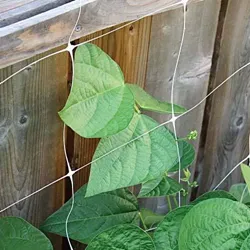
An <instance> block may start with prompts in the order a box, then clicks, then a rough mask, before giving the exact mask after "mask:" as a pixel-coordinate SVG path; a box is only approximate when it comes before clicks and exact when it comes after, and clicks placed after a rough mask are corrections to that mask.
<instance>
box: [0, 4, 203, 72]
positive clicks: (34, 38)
mask: <svg viewBox="0 0 250 250" xmlns="http://www.w3.org/2000/svg"><path fill="white" fill-rule="evenodd" d="M191 1H201V0H190V1H189V2H191ZM80 3H81V4H82V15H81V16H80V19H79V22H78V27H77V29H76V32H74V34H73V37H72V40H75V39H77V38H80V37H82V36H86V35H89V34H91V33H93V32H97V31H99V30H102V29H105V28H108V27H111V26H114V25H118V24H120V23H123V22H127V21H131V20H135V19H137V18H139V17H142V16H145V15H148V14H150V13H152V12H155V13H156V12H157V11H158V10H159V12H162V11H164V10H169V9H172V8H177V7H180V6H181V4H178V5H175V6H174V7H172V5H173V4H176V3H180V1H179V0H150V1H149V0H140V1H138V0H82V1H81V2H80V0H76V1H72V2H71V3H67V4H65V5H63V6H60V7H58V8H55V9H52V10H49V11H46V12H44V13H41V14H39V15H37V16H34V17H31V18H28V19H26V20H22V21H20V22H17V23H14V24H12V25H9V26H6V27H4V28H1V29H0V68H2V67H6V66H8V65H10V64H13V63H15V62H17V61H20V60H23V59H24V58H25V59H26V58H29V57H31V56H34V55H36V54H39V53H42V52H44V51H48V50H49V49H52V48H55V47H58V46H60V45H63V44H66V43H67V42H68V39H69V35H70V33H71V31H72V29H73V28H74V25H75V22H76V20H77V17H78V14H79V4H80Z"/></svg>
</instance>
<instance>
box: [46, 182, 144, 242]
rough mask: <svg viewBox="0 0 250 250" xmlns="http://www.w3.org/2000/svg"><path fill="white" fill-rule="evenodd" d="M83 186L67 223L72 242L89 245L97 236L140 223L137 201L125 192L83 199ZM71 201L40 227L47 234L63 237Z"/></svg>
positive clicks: (124, 190)
mask: <svg viewBox="0 0 250 250" xmlns="http://www.w3.org/2000/svg"><path fill="white" fill-rule="evenodd" d="M85 193H86V185H84V186H83V187H81V188H80V189H79V190H78V191H77V192H76V194H75V203H74V208H73V211H72V213H71V216H70V217H69V221H68V232H69V237H70V238H71V239H74V240H77V241H80V242H83V243H88V242H89V240H91V239H92V238H93V237H95V236H96V235H97V234H99V233H101V232H103V231H104V230H106V229H108V228H111V227H113V226H115V225H119V224H125V223H138V222H139V217H138V216H139V208H138V203H137V199H136V197H135V196H134V195H133V194H131V193H130V192H129V191H128V190H127V189H119V190H116V191H112V192H108V193H103V194H100V195H96V196H93V197H89V198H84V197H85ZM71 202H72V199H70V200H69V201H68V202H67V203H66V204H65V205H64V206H62V207H61V208H60V209H59V210H58V211H57V212H55V213H54V214H53V215H51V216H50V217H49V218H48V219H47V220H46V221H45V222H44V223H43V225H42V226H41V229H42V230H43V231H46V232H51V233H55V234H59V235H62V236H65V235H66V234H65V221H66V218H67V216H68V213H69V210H70V208H71Z"/></svg>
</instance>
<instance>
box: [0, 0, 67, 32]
mask: <svg viewBox="0 0 250 250" xmlns="http://www.w3.org/2000/svg"><path fill="white" fill-rule="evenodd" d="M70 1H71V0H30V1H25V0H24V1H21V2H20V1H13V0H12V1H9V0H8V2H7V3H6V1H5V0H4V1H3V0H0V13H1V16H0V28H2V27H5V26H8V25H10V24H13V23H16V22H19V21H22V20H25V19H28V18H30V17H32V16H35V15H38V14H40V13H43V12H45V11H48V10H50V9H53V8H56V7H58V6H61V5H63V4H65V3H68V2H70Z"/></svg>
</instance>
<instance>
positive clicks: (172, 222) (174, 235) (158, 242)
mask: <svg viewBox="0 0 250 250" xmlns="http://www.w3.org/2000/svg"><path fill="white" fill-rule="evenodd" d="M191 208H192V206H183V207H179V208H177V209H175V210H173V211H171V212H170V213H168V214H167V215H166V216H165V218H164V219H163V221H162V222H161V223H160V224H159V225H158V227H157V229H156V231H155V233H154V242H155V247H156V249H157V250H178V238H179V231H180V227H181V223H182V220H183V218H184V217H185V215H186V214H187V213H188V211H189V210H190V209H191Z"/></svg>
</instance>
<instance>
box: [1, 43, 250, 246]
mask: <svg viewBox="0 0 250 250" xmlns="http://www.w3.org/2000/svg"><path fill="white" fill-rule="evenodd" d="M74 70H75V72H74V79H73V84H72V89H71V92H70V95H69V97H68V100H67V102H66V105H65V107H64V108H63V109H62V110H61V111H60V112H59V116H60V118H61V119H62V120H63V122H64V123H65V124H66V125H67V126H69V127H70V128H71V129H72V130H74V131H75V132H76V133H77V134H79V135H80V136H82V137H85V138H101V139H100V142H99V144H98V146H97V148H96V151H95V153H94V156H93V159H92V165H91V172H90V177H89V182H88V183H87V184H85V185H84V186H82V187H81V188H80V189H79V190H78V191H77V192H76V193H75V195H74V203H73V210H72V212H71V214H70V216H69V218H68V220H67V217H68V215H69V212H70V210H71V207H72V202H73V198H71V199H70V200H68V201H67V202H66V203H65V204H64V205H63V206H62V207H61V208H60V209H59V210H58V211H56V212H55V213H54V214H52V215H51V216H49V217H48V218H47V219H46V220H45V221H44V222H43V223H42V224H41V226H40V228H39V229H37V228H35V227H33V226H32V225H31V224H29V223H28V222H27V221H25V220H23V219H22V218H18V217H3V218H1V219H0V249H6V250H17V249H19V250H34V249H36V250H52V249H53V246H52V244H51V242H50V241H49V239H48V238H47V237H46V236H45V235H46V234H47V233H54V234H57V235H61V236H63V237H66V236H67V234H66V227H67V231H68V236H69V238H70V239H71V240H75V241H78V242H80V243H83V244H87V250H112V249H114V250H117V249H119V250H123V249H124V250H140V249H143V250H249V249H250V210H249V204H250V196H249V192H248V190H249V188H250V168H249V167H248V166H246V165H242V173H243V176H244V178H245V181H246V184H244V183H242V184H236V185H233V186H232V187H231V189H230V191H229V192H226V191H223V190H216V191H211V192H208V193H205V194H203V195H201V196H200V197H198V198H197V199H196V200H194V201H192V202H187V200H188V199H187V197H188V193H189V192H190V189H191V188H193V187H196V186H197V185H198V184H197V183H196V182H192V181H191V179H192V178H191V173H190V171H189V169H188V168H189V167H190V165H191V164H192V162H193V161H194V158H195V151H194V148H193V146H192V144H191V143H190V140H193V139H196V137H197V132H196V131H191V132H190V133H189V134H188V135H187V136H186V137H185V138H178V139H177V140H176V138H175V136H174V135H173V133H172V132H171V131H170V130H169V129H168V128H167V127H166V126H161V125H160V124H159V123H157V121H155V120H153V119H152V118H151V117H149V116H147V115H145V112H144V111H153V112H159V113H166V114H171V113H172V104H170V103H167V102H163V101H160V100H157V99H155V98H154V97H152V96H151V95H149V94H148V93H147V92H145V91H144V90H143V89H142V88H141V87H139V86H138V85H135V84H133V83H126V82H125V79H124V76H123V73H122V71H121V69H120V67H119V66H118V64H117V63H116V62H114V61H113V60H112V59H111V58H110V57H109V56H108V55H107V54H106V53H104V52H103V51H102V50H101V49H100V48H98V47H97V46H95V45H93V44H84V45H82V46H80V47H78V49H77V50H76V53H75V59H74ZM185 110H186V109H185V108H184V107H182V106H179V105H173V111H174V113H175V114H182V113H183V112H185ZM177 146H178V150H179V156H178V151H177ZM179 170H181V171H182V179H181V182H180V183H179V182H178V181H176V180H175V178H174V177H175V173H176V172H178V171H179ZM133 186H135V187H136V188H131V187H133ZM138 189H139V191H138V192H135V191H134V192H131V190H138ZM179 193H181V196H180V197H181V201H182V204H183V205H182V206H179V204H178V198H179V196H178V195H177V194H179ZM152 197H166V203H167V204H168V213H166V214H164V215H162V214H157V213H155V212H153V211H151V210H149V209H146V208H143V207H140V206H139V200H140V199H142V198H143V199H145V198H146V199H151V200H153V199H152ZM41 209H42V208H41ZM66 221H68V222H67V224H66Z"/></svg>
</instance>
